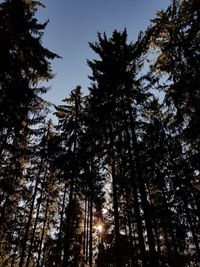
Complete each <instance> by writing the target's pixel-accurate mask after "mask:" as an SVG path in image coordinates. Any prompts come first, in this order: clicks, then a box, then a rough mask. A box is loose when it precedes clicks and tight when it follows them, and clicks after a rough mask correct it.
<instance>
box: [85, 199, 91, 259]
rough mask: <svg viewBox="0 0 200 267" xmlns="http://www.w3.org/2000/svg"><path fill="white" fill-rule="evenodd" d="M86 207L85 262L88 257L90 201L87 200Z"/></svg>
mask: <svg viewBox="0 0 200 267" xmlns="http://www.w3.org/2000/svg"><path fill="white" fill-rule="evenodd" d="M87 204H88V208H87V210H88V212H87V226H86V228H87V232H86V263H88V259H89V254H88V252H89V216H90V214H89V210H90V201H89V200H88V203H87Z"/></svg>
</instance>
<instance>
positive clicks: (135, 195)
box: [124, 113, 147, 267]
mask: <svg viewBox="0 0 200 267" xmlns="http://www.w3.org/2000/svg"><path fill="white" fill-rule="evenodd" d="M124 118H125V131H126V138H127V143H128V159H129V163H130V164H129V165H130V175H131V178H132V189H133V202H134V213H135V214H134V215H135V217H136V224H137V228H138V236H139V247H140V254H141V255H140V260H141V261H142V266H143V267H146V266H147V255H146V251H145V242H144V236H143V227H142V218H141V213H140V206H139V200H138V193H137V181H136V177H135V173H134V172H135V170H134V161H133V155H132V150H131V138H130V134H129V129H128V125H127V118H126V115H125V113H124Z"/></svg>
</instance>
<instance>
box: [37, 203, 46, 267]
mask: <svg viewBox="0 0 200 267" xmlns="http://www.w3.org/2000/svg"><path fill="white" fill-rule="evenodd" d="M48 209H49V199H47V201H46V208H45V213H44V222H43V227H42V235H41V239H40V243H39V250H38V257H37V264H36V267H40V266H41V265H40V261H41V253H42V244H43V243H44V234H45V228H46V224H47V220H48V216H47V215H48Z"/></svg>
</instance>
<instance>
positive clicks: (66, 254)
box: [62, 174, 74, 267]
mask: <svg viewBox="0 0 200 267" xmlns="http://www.w3.org/2000/svg"><path fill="white" fill-rule="evenodd" d="M72 175H73V174H72ZM73 197H74V177H72V178H71V184H70V192H69V202H68V209H67V215H66V225H65V236H64V256H63V262H62V267H66V266H68V262H69V257H70V255H69V250H70V242H71V240H70V239H71V238H70V230H71V229H70V228H71V214H70V210H71V203H72V200H73Z"/></svg>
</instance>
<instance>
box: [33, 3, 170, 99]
mask: <svg viewBox="0 0 200 267" xmlns="http://www.w3.org/2000/svg"><path fill="white" fill-rule="evenodd" d="M41 2H42V3H44V5H45V6H46V8H44V9H43V8H42V9H40V10H39V11H38V12H37V17H38V19H39V21H40V22H44V21H45V20H47V19H49V24H48V25H47V27H46V30H45V32H44V36H43V38H42V40H43V45H44V46H45V47H47V48H48V49H50V50H51V51H52V52H55V53H57V54H59V55H60V56H61V57H62V59H56V60H54V62H53V64H52V68H53V72H54V73H55V74H56V76H55V78H54V79H53V80H51V81H50V82H49V83H48V85H49V86H50V87H51V90H50V92H48V94H47V96H46V97H45V98H46V99H47V100H49V101H51V102H53V103H54V104H60V103H61V100H62V99H64V98H66V97H67V96H68V95H69V93H70V91H71V90H72V89H74V88H75V87H76V86H77V85H81V86H82V88H83V92H84V93H85V94H87V87H88V85H89V83H90V81H89V79H88V75H89V74H90V69H89V67H88V66H87V62H86V61H87V59H93V58H95V54H94V53H93V52H92V51H91V49H90V48H89V45H88V42H94V41H96V40H97V32H101V33H102V32H105V33H106V34H107V36H108V37H110V35H111V34H112V32H113V31H114V30H115V29H117V30H123V29H124V28H125V27H126V29H127V32H128V38H129V41H136V40H137V36H138V34H139V32H140V31H144V30H145V29H146V28H147V27H148V25H149V24H150V20H151V19H153V18H154V17H155V14H156V12H157V11H158V10H160V9H166V8H167V6H168V5H169V4H170V0H44V1H41Z"/></svg>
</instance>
